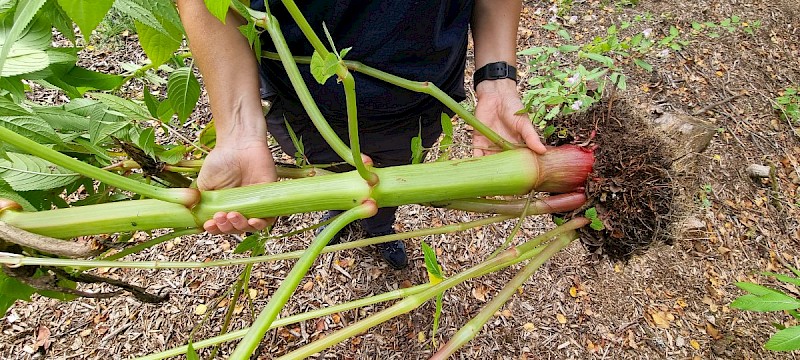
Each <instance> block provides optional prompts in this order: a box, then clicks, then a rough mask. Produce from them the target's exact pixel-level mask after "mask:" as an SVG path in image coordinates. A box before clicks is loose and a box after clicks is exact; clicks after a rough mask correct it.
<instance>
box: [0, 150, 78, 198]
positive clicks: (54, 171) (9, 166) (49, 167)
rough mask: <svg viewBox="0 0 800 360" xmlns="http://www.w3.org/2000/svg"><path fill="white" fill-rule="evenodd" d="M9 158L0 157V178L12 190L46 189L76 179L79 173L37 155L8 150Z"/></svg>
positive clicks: (63, 184)
mask: <svg viewBox="0 0 800 360" xmlns="http://www.w3.org/2000/svg"><path fill="white" fill-rule="evenodd" d="M7 154H8V157H9V158H10V159H11V160H10V161H9V160H4V159H0V178H3V180H5V181H6V182H7V183H8V185H10V186H11V188H12V189H14V191H31V190H48V189H55V188H58V187H62V186H65V185H68V184H70V183H72V182H73V181H75V180H77V179H78V178H79V177H80V175H78V174H76V173H73V172H71V171H69V170H67V169H64V168H62V167H59V166H56V165H54V164H52V163H50V162H47V161H45V160H42V159H40V158H38V157H35V156H32V155H27V154H18V153H13V152H9V153H7Z"/></svg>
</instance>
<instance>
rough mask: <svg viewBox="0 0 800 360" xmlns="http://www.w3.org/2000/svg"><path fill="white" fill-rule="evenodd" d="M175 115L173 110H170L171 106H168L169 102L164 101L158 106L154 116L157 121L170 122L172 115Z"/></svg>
mask: <svg viewBox="0 0 800 360" xmlns="http://www.w3.org/2000/svg"><path fill="white" fill-rule="evenodd" d="M174 113H175V110H172V105H170V103H169V101H167V100H164V101H162V102H161V103H160V104H158V109H156V115H157V117H158V119H159V120H161V121H163V122H169V121H170V120H172V114H174Z"/></svg>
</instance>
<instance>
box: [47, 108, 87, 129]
mask: <svg viewBox="0 0 800 360" xmlns="http://www.w3.org/2000/svg"><path fill="white" fill-rule="evenodd" d="M33 110H34V111H35V112H36V116H37V117H39V118H41V119H42V120H44V121H45V122H47V124H48V125H50V127H52V128H53V129H55V130H58V131H81V132H82V131H87V130H89V121H90V120H89V118H88V117H87V116H81V115H77V114H73V113H71V112H69V111H67V110H64V109H63V108H60V107H52V106H48V107H44V106H43V107H35V108H33Z"/></svg>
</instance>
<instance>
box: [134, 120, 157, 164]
mask: <svg viewBox="0 0 800 360" xmlns="http://www.w3.org/2000/svg"><path fill="white" fill-rule="evenodd" d="M136 145H138V146H139V148H140V149H142V150H143V151H144V153H145V154H147V155H150V156H152V157H155V156H156V132H155V130H154V129H153V128H151V127H149V128H146V129H144V130H142V132H140V133H139V138H138V139H136Z"/></svg>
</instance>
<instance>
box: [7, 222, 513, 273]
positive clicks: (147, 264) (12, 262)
mask: <svg viewBox="0 0 800 360" xmlns="http://www.w3.org/2000/svg"><path fill="white" fill-rule="evenodd" d="M512 218H513V217H511V216H494V217H489V218H485V219H479V220H474V221H470V222H466V223H458V224H451V225H443V226H439V227H435V228H429V229H420V230H414V231H409V232H403V233H397V234H391V235H384V236H378V237H374V238H368V239H361V240H358V241H350V242H346V243H342V244H336V245H331V246H326V247H325V248H324V249H322V253H330V252H334V251H341V250H347V249H355V248H359V247H364V246H369V245H375V244H380V243H385V242H389V241H395V240H405V239H411V238H414V237H421V236H430V235H439V234H446V233H451V232H456V231H464V230H467V229H471V228H474V227H478V226H484V225H489V224H493V223H497V222H501V221H505V220H509V219H512ZM190 230H194V229H190ZM187 231H189V230H187ZM195 231H199V230H195ZM173 234H174V233H173ZM167 235H172V234H167ZM155 240H156V239H153V240H151V241H148V242H147V243H144V244H148V243H150V242H152V241H155ZM144 244H142V245H144ZM303 253H304V251H303V250H298V251H292V252H286V253H282V254H273V255H264V256H252V257H249V258H243V259H227V260H213V261H206V262H188V261H178V262H170V261H109V260H110V259H108V258H107V259H103V260H78V259H56V258H38V257H25V256H14V255H8V254H3V253H0V264H5V265H9V266H24V265H44V266H68V267H76V268H79V267H85V268H98V267H109V268H125V269H201V268H202V269H205V268H211V267H219V266H234V265H247V264H255V263H261V262H271V261H279V260H291V259H297V258H299V257H300V256H302V255H303ZM3 255H6V256H3Z"/></svg>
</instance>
